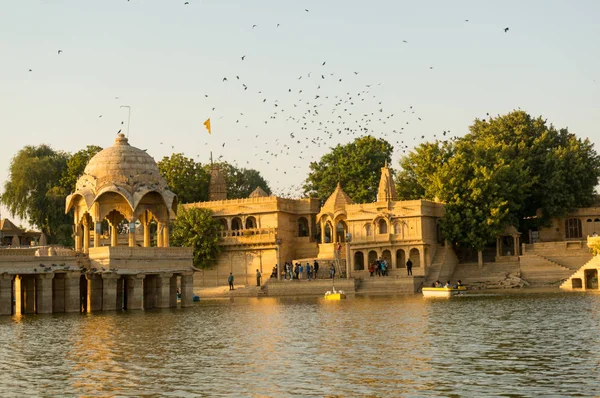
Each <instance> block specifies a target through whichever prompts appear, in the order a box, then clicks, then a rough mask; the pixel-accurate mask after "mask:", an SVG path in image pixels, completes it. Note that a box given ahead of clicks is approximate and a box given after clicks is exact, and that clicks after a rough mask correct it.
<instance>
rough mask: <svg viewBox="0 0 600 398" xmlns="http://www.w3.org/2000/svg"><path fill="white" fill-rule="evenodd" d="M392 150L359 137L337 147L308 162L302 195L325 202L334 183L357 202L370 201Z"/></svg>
mask: <svg viewBox="0 0 600 398" xmlns="http://www.w3.org/2000/svg"><path fill="white" fill-rule="evenodd" d="M392 152H393V147H392V145H391V144H390V143H389V142H387V141H386V140H384V139H377V138H374V137H372V136H370V135H369V136H365V137H359V138H357V139H355V140H354V141H353V142H351V143H349V144H346V145H337V146H336V147H335V148H331V151H330V152H329V153H327V154H325V155H323V156H322V157H321V159H320V160H319V161H318V162H311V163H310V166H309V167H310V172H309V174H308V176H307V177H306V180H305V181H304V193H305V194H307V195H309V196H311V197H316V198H319V199H320V200H321V202H322V203H323V202H325V200H327V198H328V197H329V195H331V193H332V192H333V191H334V190H335V187H336V185H337V183H338V181H339V182H340V183H341V184H342V186H343V187H344V191H345V192H346V193H347V194H348V195H349V196H350V197H351V198H352V199H353V200H354V201H355V202H357V203H366V202H374V201H376V200H377V190H378V187H379V179H380V176H381V168H382V167H383V166H384V165H385V163H386V162H388V163H389V162H390V161H391V158H392Z"/></svg>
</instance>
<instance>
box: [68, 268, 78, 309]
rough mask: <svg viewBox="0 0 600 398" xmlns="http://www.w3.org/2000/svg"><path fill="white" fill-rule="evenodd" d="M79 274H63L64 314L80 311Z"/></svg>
mask: <svg viewBox="0 0 600 398" xmlns="http://www.w3.org/2000/svg"><path fill="white" fill-rule="evenodd" d="M80 278H81V274H80V273H78V272H67V273H66V274H65V312H80V311H81V302H80V299H81V292H80V287H79V283H80Z"/></svg>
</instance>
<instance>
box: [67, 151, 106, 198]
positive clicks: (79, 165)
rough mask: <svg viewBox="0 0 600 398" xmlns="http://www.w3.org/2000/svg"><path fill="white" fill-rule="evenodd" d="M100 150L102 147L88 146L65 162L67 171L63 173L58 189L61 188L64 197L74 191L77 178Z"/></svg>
mask: <svg viewBox="0 0 600 398" xmlns="http://www.w3.org/2000/svg"><path fill="white" fill-rule="evenodd" d="M101 150H102V147H99V146H97V145H88V146H87V147H85V149H82V150H80V151H78V152H75V153H74V154H73V155H71V156H70V157H69V160H67V169H66V170H65V171H64V173H63V175H62V176H61V178H60V182H59V187H60V188H62V190H63V192H64V193H66V195H68V194H70V193H72V192H73V191H75V185H76V184H77V180H78V179H79V177H81V176H82V174H83V171H84V170H85V166H87V164H88V163H89V161H90V159H91V158H93V157H94V156H95V155H96V154H97V153H98V152H100V151H101ZM66 195H65V196H66Z"/></svg>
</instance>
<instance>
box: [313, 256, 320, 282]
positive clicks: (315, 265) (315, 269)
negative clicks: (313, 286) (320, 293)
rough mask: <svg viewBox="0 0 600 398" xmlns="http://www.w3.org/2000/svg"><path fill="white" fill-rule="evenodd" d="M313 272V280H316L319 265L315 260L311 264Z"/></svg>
mask: <svg viewBox="0 0 600 398" xmlns="http://www.w3.org/2000/svg"><path fill="white" fill-rule="evenodd" d="M313 270H314V272H315V273H314V276H315V279H317V274H318V272H319V263H318V262H317V260H315V263H314V264H313Z"/></svg>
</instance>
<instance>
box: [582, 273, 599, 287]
mask: <svg viewBox="0 0 600 398" xmlns="http://www.w3.org/2000/svg"><path fill="white" fill-rule="evenodd" d="M583 276H584V278H585V288H586V289H595V290H597V289H598V270H597V269H586V270H584V271H583Z"/></svg>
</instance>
